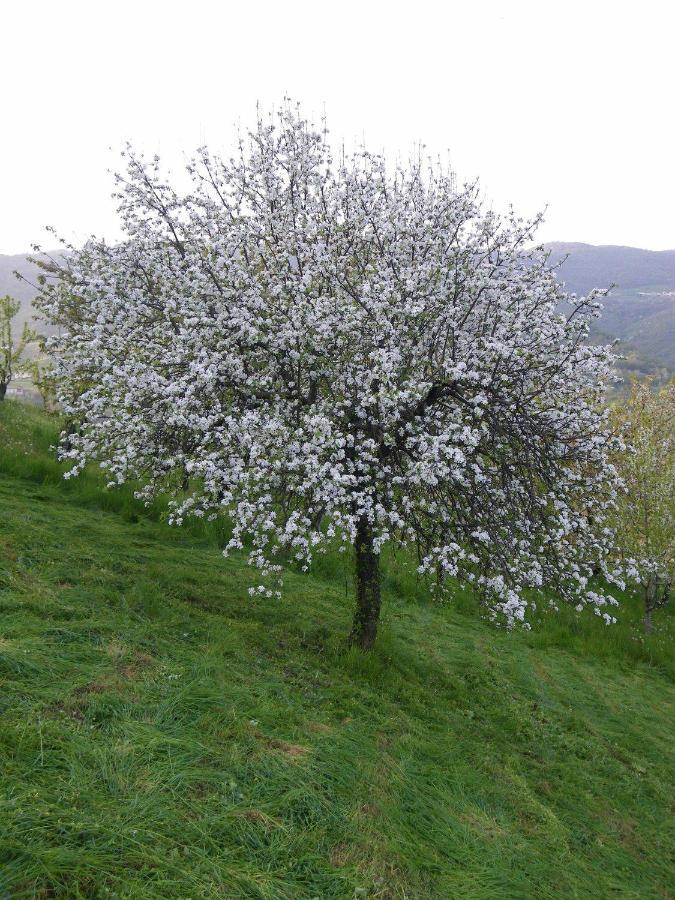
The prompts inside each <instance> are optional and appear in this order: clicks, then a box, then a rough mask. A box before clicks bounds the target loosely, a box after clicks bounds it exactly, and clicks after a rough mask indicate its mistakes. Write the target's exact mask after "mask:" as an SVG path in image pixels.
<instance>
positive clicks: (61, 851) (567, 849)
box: [0, 401, 675, 900]
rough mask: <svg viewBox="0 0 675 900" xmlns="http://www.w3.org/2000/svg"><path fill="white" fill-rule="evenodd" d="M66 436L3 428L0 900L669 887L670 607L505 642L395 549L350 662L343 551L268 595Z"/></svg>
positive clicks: (518, 894) (17, 409)
mask: <svg viewBox="0 0 675 900" xmlns="http://www.w3.org/2000/svg"><path fill="white" fill-rule="evenodd" d="M58 428H59V422H58V420H57V419H56V418H55V417H48V416H46V415H45V414H43V413H41V412H39V411H38V410H35V409H30V408H27V407H23V406H20V405H19V404H17V403H14V402H12V401H8V402H6V403H5V404H4V405H3V408H2V410H1V411H0V509H2V521H1V522H0V610H1V612H2V616H1V617H0V621H1V622H2V625H1V629H0V682H1V689H0V717H1V719H2V723H3V724H2V728H0V809H1V815H0V896H7V897H12V898H14V897H38V898H47V897H68V898H71V897H73V898H78V897H79V898H99V897H100V898H103V897H110V896H118V897H120V898H122V897H123V898H139V900H140V898H143V900H146V898H166V897H205V898H206V897H213V898H216V897H242V898H246V897H248V898H267V900H272V898H273V900H277V898H289V900H290V898H293V900H296V898H311V897H320V898H322V900H323V898H331V897H333V898H350V900H351V898H355V897H365V896H370V897H378V898H401V900H403V898H450V897H452V898H472V900H473V898H494V900H497V898H500V900H501V898H504V897H509V898H511V897H513V898H530V897H532V898H538V900H539V898H550V900H552V898H558V897H579V898H582V897H589V898H590V897H608V896H618V897H623V898H635V900H637V898H651V897H653V898H656V897H666V896H669V895H670V893H672V891H673V888H674V887H675V885H674V884H673V879H672V870H671V869H670V867H669V864H668V851H669V848H670V847H671V846H672V837H673V836H672V833H669V823H670V822H671V821H672V820H671V819H670V817H669V816H670V809H669V804H670V799H671V797H672V769H671V767H670V765H669V752H668V751H669V748H670V747H671V746H672V740H673V733H672V719H671V718H670V717H668V716H667V715H666V713H665V710H667V709H668V707H669V704H672V701H673V690H672V683H671V681H670V680H669V677H668V673H669V672H670V673H672V664H673V654H672V646H673V644H672V620H671V618H670V614H669V611H668V610H660V611H658V613H657V618H656V619H655V624H656V629H655V632H654V634H653V635H650V636H643V635H641V634H640V633H639V614H637V613H636V606H635V605H633V606H632V605H631V604H630V603H627V604H625V605H624V606H622V608H621V609H620V610H619V615H620V616H621V619H620V622H619V624H618V625H617V626H613V627H606V626H605V625H604V624H603V623H602V622H601V621H599V620H598V619H596V618H595V617H588V616H581V617H576V616H575V614H574V612H573V611H572V610H563V611H562V612H561V614H560V616H542V621H541V622H540V623H538V626H537V629H536V630H535V631H533V632H531V633H527V632H514V633H507V632H502V631H498V630H495V629H494V628H493V627H491V626H488V625H485V624H483V623H482V622H480V621H478V620H477V619H476V617H475V610H474V609H473V603H474V601H473V600H472V598H471V597H470V596H468V595H464V594H458V595H457V596H456V597H455V598H454V600H453V602H452V603H450V604H447V605H443V606H439V605H435V604H432V603H430V602H429V601H427V600H424V599H423V597H424V594H423V592H422V591H421V590H420V589H419V587H416V582H415V576H414V572H413V571H412V570H411V569H410V568H408V567H407V566H406V560H405V559H400V558H399V559H391V558H389V559H388V560H387V561H386V563H385V579H384V590H385V594H386V603H385V606H384V621H383V625H382V633H381V640H380V641H379V642H378V644H377V645H376V647H375V649H374V650H373V651H371V653H370V654H362V653H360V652H358V651H354V650H348V649H346V647H345V646H344V643H343V641H342V639H341V638H336V637H334V635H336V634H337V635H342V634H345V633H346V631H347V630H348V622H349V620H350V619H351V612H352V610H351V599H350V598H348V597H346V596H345V587H344V577H345V572H346V571H347V569H346V568H345V565H344V563H343V557H342V556H341V555H339V554H337V553H336V554H335V555H334V556H328V557H326V558H324V559H323V560H322V561H321V567H322V568H321V569H320V571H318V572H317V573H315V574H314V576H312V577H307V576H300V575H296V574H293V573H291V574H290V575H288V576H287V579H286V582H287V588H288V590H287V594H286V597H285V599H284V600H283V601H281V602H279V601H276V600H265V599H262V598H260V599H258V598H257V599H255V600H252V599H250V598H249V597H248V595H247V588H248V586H249V584H251V583H253V581H254V579H255V573H254V572H252V571H251V570H250V569H249V568H248V567H247V566H246V564H245V561H244V559H243V558H237V557H234V558H232V559H228V560H224V559H223V558H222V557H221V555H220V553H219V552H218V549H217V546H216V545H217V544H218V535H217V533H216V532H210V531H208V530H206V526H203V528H204V530H203V531H202V532H199V531H197V530H192V529H191V528H183V529H171V528H169V527H168V526H166V525H165V524H163V523H162V522H161V521H160V520H159V519H160V515H159V509H158V508H152V509H149V510H145V509H144V508H143V507H142V506H141V505H140V504H138V503H137V502H136V501H134V499H133V496H132V494H131V491H130V490H128V489H126V488H125V489H123V490H120V491H114V492H105V491H103V489H102V479H101V478H100V477H99V475H98V473H96V472H95V471H88V472H85V473H84V474H83V476H82V477H81V478H79V479H77V480H76V481H73V482H68V481H65V482H64V481H63V480H62V479H61V477H60V472H61V469H62V467H60V466H59V465H58V464H57V463H56V462H54V460H53V457H52V456H51V455H50V454H49V452H48V447H49V445H50V443H53V440H54V438H55V435H56V432H57V431H58ZM195 528H196V526H195Z"/></svg>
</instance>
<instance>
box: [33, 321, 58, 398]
mask: <svg viewBox="0 0 675 900" xmlns="http://www.w3.org/2000/svg"><path fill="white" fill-rule="evenodd" d="M41 349H44V339H42V347H41ZM28 371H29V372H30V375H31V379H32V381H33V384H34V385H35V389H36V390H37V392H38V394H39V395H40V397H41V399H42V405H43V407H44V408H45V410H47V411H52V410H53V408H54V401H55V399H56V386H55V385H54V367H53V366H52V364H51V362H49V361H48V360H45V359H35V360H33V361H32V362H31V363H30V365H29V366H28Z"/></svg>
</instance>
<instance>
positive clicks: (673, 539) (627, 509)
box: [613, 379, 675, 633]
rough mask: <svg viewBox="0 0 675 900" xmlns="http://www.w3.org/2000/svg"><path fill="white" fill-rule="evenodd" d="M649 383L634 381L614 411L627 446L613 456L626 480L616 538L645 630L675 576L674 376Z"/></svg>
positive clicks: (619, 504)
mask: <svg viewBox="0 0 675 900" xmlns="http://www.w3.org/2000/svg"><path fill="white" fill-rule="evenodd" d="M653 387H654V386H653V379H646V380H645V381H642V382H641V381H638V380H634V381H633V384H632V388H631V393H630V396H629V397H628V399H627V400H626V401H625V402H624V403H620V404H617V405H616V406H615V407H614V410H613V417H614V422H615V424H616V426H617V428H619V429H620V430H621V432H622V434H623V437H624V438H625V441H626V443H627V445H628V446H627V449H626V451H625V452H623V453H621V454H617V455H616V459H615V462H616V466H617V469H618V471H619V474H620V475H621V478H622V479H623V482H624V485H625V488H624V490H623V491H622V492H621V493H620V494H619V499H618V505H617V510H616V533H617V542H618V546H619V549H620V552H621V554H622V556H623V558H624V560H625V561H626V563H627V567H628V571H629V572H630V574H631V575H632V577H633V580H634V582H635V583H637V584H638V585H639V588H640V591H641V593H642V598H643V602H644V627H645V631H646V632H647V633H649V632H651V630H652V613H653V612H654V610H655V609H658V608H659V607H661V606H665V604H666V603H667V602H668V600H669V598H670V595H671V592H672V586H673V579H674V577H675V381H671V382H670V384H668V385H666V386H665V387H663V388H662V389H661V390H659V391H655V390H654V389H653Z"/></svg>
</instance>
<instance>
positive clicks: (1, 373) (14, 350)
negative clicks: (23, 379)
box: [0, 295, 37, 400]
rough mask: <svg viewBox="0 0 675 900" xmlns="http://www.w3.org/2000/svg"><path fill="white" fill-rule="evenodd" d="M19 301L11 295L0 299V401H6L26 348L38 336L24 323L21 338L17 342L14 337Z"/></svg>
mask: <svg viewBox="0 0 675 900" xmlns="http://www.w3.org/2000/svg"><path fill="white" fill-rule="evenodd" d="M19 307H20V304H19V301H18V300H13V299H12V298H11V297H10V296H9V295H7V296H5V297H0V400H4V398H5V394H6V393H7V387H8V385H9V383H10V381H11V380H12V378H13V376H14V374H15V372H16V370H17V368H18V367H19V366H20V365H21V363H22V362H23V357H24V353H25V351H26V347H27V346H28V344H30V342H31V341H34V340H36V338H37V335H36V334H35V332H34V331H33V330H32V329H31V328H30V327H29V326H28V323H26V322H24V325H23V330H22V332H21V337H20V338H19V340H18V341H16V342H15V340H14V337H13V335H12V320H13V319H14V317H15V316H16V314H17V313H18V312H19Z"/></svg>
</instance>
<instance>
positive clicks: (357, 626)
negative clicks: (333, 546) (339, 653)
mask: <svg viewBox="0 0 675 900" xmlns="http://www.w3.org/2000/svg"><path fill="white" fill-rule="evenodd" d="M355 546H356V613H355V615H354V624H353V626H352V633H351V635H350V636H349V642H350V644H355V645H356V646H357V647H360V648H361V649H362V650H370V648H371V647H372V646H373V644H374V643H375V636H376V634H377V620H378V619H379V617H380V554H379V553H376V552H375V550H374V549H373V532H372V529H371V527H370V525H369V523H368V520H367V519H366V518H365V517H363V518H361V519H360V520H359V524H358V527H357V529H356V545H355Z"/></svg>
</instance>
